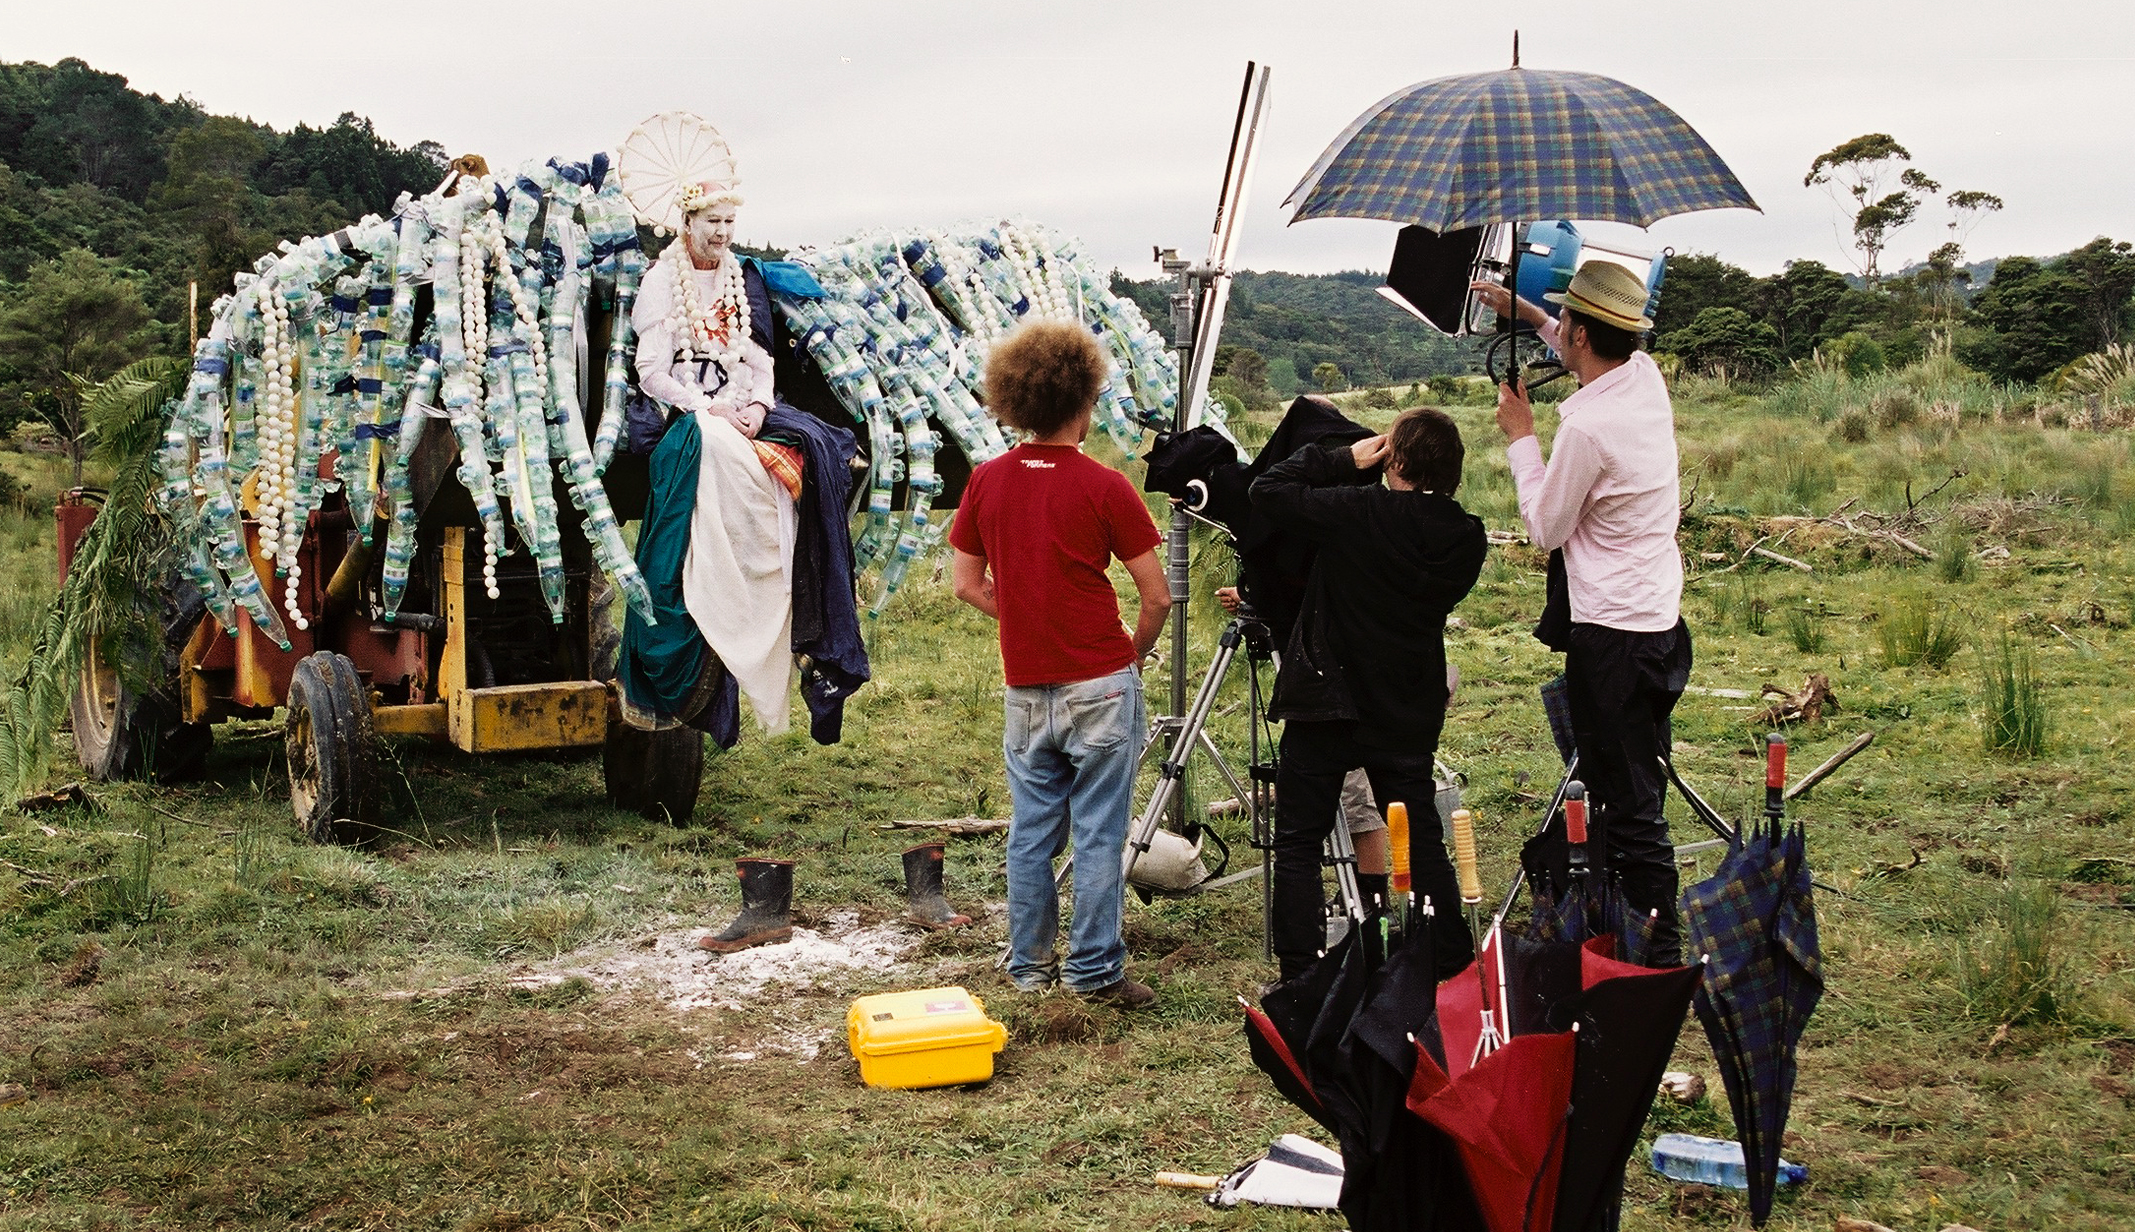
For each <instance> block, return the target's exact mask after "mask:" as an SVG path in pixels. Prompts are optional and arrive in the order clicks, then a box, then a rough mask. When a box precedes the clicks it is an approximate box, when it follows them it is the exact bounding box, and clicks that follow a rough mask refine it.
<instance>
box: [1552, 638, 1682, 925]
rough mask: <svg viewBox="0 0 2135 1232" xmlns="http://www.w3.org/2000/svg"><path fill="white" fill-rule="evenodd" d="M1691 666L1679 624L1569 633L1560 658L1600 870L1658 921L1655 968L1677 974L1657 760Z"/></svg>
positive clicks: (1671, 864)
mask: <svg viewBox="0 0 2135 1232" xmlns="http://www.w3.org/2000/svg"><path fill="white" fill-rule="evenodd" d="M1690 662H1691V651H1690V630H1689V628H1688V627H1686V626H1685V625H1684V624H1683V622H1682V621H1680V620H1679V621H1677V622H1676V625H1675V628H1673V629H1669V630H1667V631H1666V632H1662V633H1633V632H1630V631H1629V630H1625V629H1611V628H1608V627H1606V626H1603V625H1589V624H1575V625H1573V626H1572V632H1571V648H1570V650H1569V651H1568V652H1567V653H1566V655H1565V659H1564V682H1565V684H1566V685H1567V686H1568V691H1569V697H1568V700H1569V701H1570V703H1571V712H1572V731H1573V733H1574V734H1575V735H1576V737H1577V738H1578V741H1579V777H1580V779H1581V780H1583V781H1584V782H1585V784H1586V790H1587V799H1588V801H1589V802H1590V809H1591V812H1590V823H1591V825H1592V827H1593V829H1594V831H1595V834H1596V836H1597V837H1598V838H1599V840H1600V842H1599V844H1598V847H1599V849H1600V854H1601V864H1602V866H1603V867H1605V868H1608V869H1612V870H1614V871H1615V873H1616V875H1617V877H1618V878H1619V880H1620V882H1621V884H1622V886H1623V893H1624V898H1625V899H1626V900H1627V901H1628V902H1629V903H1630V905H1631V906H1633V907H1635V908H1637V909H1638V910H1640V911H1658V912H1659V913H1660V915H1659V917H1658V919H1657V920H1656V926H1655V928H1654V933H1653V955H1652V962H1653V965H1654V966H1659V967H1672V966H1675V965H1676V964H1677V963H1678V962H1679V961H1681V954H1682V928H1681V924H1680V922H1679V920H1678V918H1677V914H1676V872H1675V843H1674V840H1673V839H1672V838H1670V837H1669V834H1668V823H1667V821H1666V820H1665V819H1664V818H1663V817H1662V816H1661V804H1662V800H1663V797H1664V796H1665V794H1666V792H1667V787H1668V779H1667V775H1666V773H1665V772H1664V771H1663V770H1662V769H1661V766H1660V758H1661V756H1662V755H1663V754H1665V753H1667V751H1668V746H1669V743H1670V740H1671V739H1672V736H1673V729H1672V725H1671V724H1670V722H1669V716H1670V714H1672V713H1673V712H1674V710H1675V703H1676V701H1677V699H1679V698H1680V697H1682V696H1683V687H1684V686H1685V685H1687V684H1689V683H1690Z"/></svg>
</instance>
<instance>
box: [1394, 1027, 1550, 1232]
mask: <svg viewBox="0 0 2135 1232" xmlns="http://www.w3.org/2000/svg"><path fill="white" fill-rule="evenodd" d="M1577 1049H1578V1041H1577V1038H1576V1036H1575V1035H1574V1033H1572V1032H1570V1031H1565V1032H1560V1033H1555V1034H1542V1035H1521V1036H1516V1037H1514V1038H1513V1039H1512V1040H1511V1041H1510V1042H1508V1043H1507V1044H1506V1045H1505V1046H1504V1047H1503V1048H1500V1049H1498V1050H1497V1051H1496V1052H1493V1053H1491V1054H1490V1055H1489V1056H1487V1057H1484V1058H1483V1059H1482V1060H1481V1061H1479V1062H1477V1063H1476V1064H1475V1066H1474V1068H1472V1069H1470V1070H1468V1071H1467V1072H1466V1073H1464V1074H1462V1075H1461V1077H1459V1078H1458V1079H1455V1078H1450V1077H1448V1076H1447V1075H1446V1071H1445V1070H1443V1069H1441V1068H1440V1067H1439V1065H1438V1063H1437V1060H1436V1058H1434V1057H1432V1056H1431V1054H1430V1052H1429V1051H1428V1050H1427V1049H1425V1048H1424V1046H1423V1044H1422V1043H1421V1042H1420V1041H1419V1042H1418V1044H1417V1045H1416V1076H1415V1080H1414V1081H1413V1082H1412V1083H1411V1084H1410V1085H1409V1096H1408V1106H1409V1111H1411V1112H1413V1113H1415V1114H1416V1115H1417V1116H1420V1117H1422V1118H1423V1119H1424V1120H1426V1121H1429V1122H1430V1123H1431V1124H1433V1125H1436V1126H1437V1127H1438V1128H1439V1129H1441V1130H1443V1131H1444V1132H1445V1134H1446V1136H1447V1137H1449V1138H1451V1139H1453V1142H1454V1144H1455V1145H1456V1147H1457V1148H1458V1149H1459V1151H1460V1158H1461V1163H1462V1165H1463V1166H1464V1167H1466V1169H1467V1171H1468V1181H1469V1184H1470V1185H1471V1186H1472V1187H1473V1189H1474V1191H1475V1200H1476V1204H1477V1205H1478V1206H1479V1207H1480V1208H1481V1209H1482V1213H1483V1220H1484V1222H1485V1223H1486V1224H1487V1225H1488V1226H1489V1228H1490V1232H1536V1230H1539V1229H1544V1228H1548V1227H1549V1226H1550V1225H1551V1222H1552V1219H1553V1217H1554V1212H1555V1210H1556V1204H1557V1178H1558V1175H1559V1173H1560V1172H1561V1170H1562V1168H1563V1165H1564V1144H1565V1122H1566V1113H1567V1112H1568V1111H1569V1110H1570V1107H1571V1099H1572V1062H1573V1057H1574V1055H1575V1054H1576V1052H1577Z"/></svg>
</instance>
